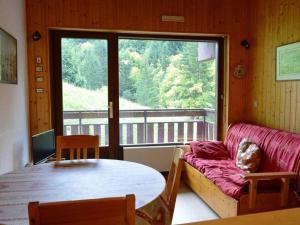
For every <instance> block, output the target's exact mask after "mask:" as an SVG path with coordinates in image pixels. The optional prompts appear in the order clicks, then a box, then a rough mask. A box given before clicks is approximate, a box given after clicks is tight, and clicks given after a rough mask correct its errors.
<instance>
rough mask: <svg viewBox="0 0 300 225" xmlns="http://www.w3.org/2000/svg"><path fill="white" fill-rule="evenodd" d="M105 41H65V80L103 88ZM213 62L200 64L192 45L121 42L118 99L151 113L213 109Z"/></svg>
mask: <svg viewBox="0 0 300 225" xmlns="http://www.w3.org/2000/svg"><path fill="white" fill-rule="evenodd" d="M107 51H108V50H107V43H106V41H105V40H92V39H90V40H89V39H70V38H68V39H63V40H62V71H63V80H64V82H67V83H69V84H72V85H74V86H77V87H82V88H86V89H89V90H99V89H101V88H107V69H108V68H107V62H108V61H107V60H108V59H107ZM215 83H216V60H215V59H213V60H208V61H204V62H199V61H198V43H197V42H191V41H162V40H160V41H158V40H132V39H120V40H119V84H120V97H122V98H124V99H127V100H129V101H132V102H135V103H138V104H140V105H144V106H147V107H149V108H153V109H163V108H212V109H214V108H215V91H216V89H215V88H216V87H215Z"/></svg>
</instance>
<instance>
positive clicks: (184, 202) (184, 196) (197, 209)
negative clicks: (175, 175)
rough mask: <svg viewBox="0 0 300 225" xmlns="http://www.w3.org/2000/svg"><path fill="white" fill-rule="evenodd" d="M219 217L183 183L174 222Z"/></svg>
mask: <svg viewBox="0 0 300 225" xmlns="http://www.w3.org/2000/svg"><path fill="white" fill-rule="evenodd" d="M217 218H219V217H218V215H217V214H215V213H214V211H212V210H211V209H210V208H209V207H208V206H207V205H206V204H205V203H204V202H203V201H202V200H201V199H200V198H199V197H198V196H197V195H196V194H195V193H193V192H192V190H190V189H189V188H188V187H187V186H185V185H184V184H181V187H180V191H179V193H178V196H177V200H176V205H175V211H174V215H173V221H172V224H182V223H191V222H196V221H204V220H211V219H217Z"/></svg>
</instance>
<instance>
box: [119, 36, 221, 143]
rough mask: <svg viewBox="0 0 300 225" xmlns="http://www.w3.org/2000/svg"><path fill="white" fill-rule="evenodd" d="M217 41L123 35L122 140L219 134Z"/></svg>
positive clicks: (181, 139) (182, 139)
mask: <svg viewBox="0 0 300 225" xmlns="http://www.w3.org/2000/svg"><path fill="white" fill-rule="evenodd" d="M217 49H218V43H217V42H214V41H211V42H208V41H183V40H165V39H162V40H159V39H155V40H151V39H150V40H149V39H132V38H130V39H129V38H121V39H119V102H120V144H121V145H128V144H161V143H182V142H187V141H192V140H207V139H215V137H216V115H217V114H216V109H217V107H216V103H217V98H216V96H217V95H216V93H217V74H218V72H217V71H218V70H217V64H218V62H217V52H218V51H217Z"/></svg>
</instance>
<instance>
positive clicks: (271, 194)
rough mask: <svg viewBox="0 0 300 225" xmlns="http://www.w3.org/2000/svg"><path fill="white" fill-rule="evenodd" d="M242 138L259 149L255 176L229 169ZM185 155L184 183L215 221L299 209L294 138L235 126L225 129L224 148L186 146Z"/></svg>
mask: <svg viewBox="0 0 300 225" xmlns="http://www.w3.org/2000/svg"><path fill="white" fill-rule="evenodd" d="M243 138H247V139H250V140H251V141H252V142H253V143H255V144H256V145H258V146H259V148H260V150H261V154H262V158H261V162H260V167H259V170H258V171H257V172H255V173H247V172H245V171H243V170H241V169H239V168H238V167H237V166H236V164H235V159H236V154H237V149H238V146H239V143H240V142H241V140H242V139H243ZM199 149H200V151H198V150H199ZM185 151H186V153H185V156H184V158H185V161H186V162H185V165H184V172H183V178H184V180H185V182H186V183H187V184H188V186H190V187H191V189H192V190H194V191H195V192H196V193H197V194H198V195H199V196H200V197H201V198H202V199H203V200H204V201H205V202H206V203H207V204H208V205H209V206H210V207H211V208H212V209H214V211H215V212H216V213H218V214H219V216H221V217H230V216H236V215H241V214H247V213H253V212H260V211H269V210H275V209H281V208H288V207H297V206H300V204H299V202H300V201H299V197H298V193H299V190H298V188H299V184H298V182H297V178H298V173H299V170H300V135H298V134H293V133H290V132H285V131H280V130H276V129H271V128H267V127H262V126H257V125H252V124H245V123H238V124H234V125H231V126H230V127H229V129H228V131H227V135H226V138H225V141H224V143H223V142H217V141H212V142H197V143H195V142H192V143H191V144H190V145H189V146H185Z"/></svg>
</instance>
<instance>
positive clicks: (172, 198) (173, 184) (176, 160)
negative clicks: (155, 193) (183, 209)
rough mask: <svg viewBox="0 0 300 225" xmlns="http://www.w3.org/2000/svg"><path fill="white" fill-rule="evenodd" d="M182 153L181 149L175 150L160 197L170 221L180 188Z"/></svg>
mask: <svg viewBox="0 0 300 225" xmlns="http://www.w3.org/2000/svg"><path fill="white" fill-rule="evenodd" d="M183 153H184V151H183V150H182V149H181V148H176V149H175V153H174V157H173V162H172V165H171V169H170V171H169V175H168V180H167V186H166V190H165V194H164V195H162V197H163V198H164V199H165V200H166V203H167V206H168V209H169V213H170V216H171V220H172V218H173V213H174V208H175V203H176V197H177V194H178V190H179V186H180V178H181V171H182V168H183V163H184V161H183V159H182V156H183Z"/></svg>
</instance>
